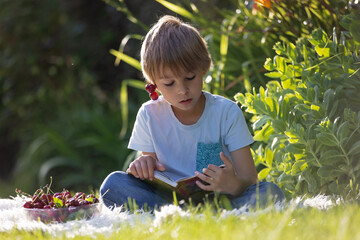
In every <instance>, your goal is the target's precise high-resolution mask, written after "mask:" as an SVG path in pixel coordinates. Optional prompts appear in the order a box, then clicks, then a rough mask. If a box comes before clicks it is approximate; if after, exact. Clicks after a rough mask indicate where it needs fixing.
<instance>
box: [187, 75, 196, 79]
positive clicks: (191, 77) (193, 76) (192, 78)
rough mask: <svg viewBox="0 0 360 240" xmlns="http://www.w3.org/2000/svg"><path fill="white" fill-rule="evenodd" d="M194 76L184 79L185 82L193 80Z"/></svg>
mask: <svg viewBox="0 0 360 240" xmlns="http://www.w3.org/2000/svg"><path fill="white" fill-rule="evenodd" d="M195 76H196V75H194V76H192V77H188V78H186V80H193V79H194V78H195Z"/></svg>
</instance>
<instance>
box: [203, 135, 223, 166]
mask: <svg viewBox="0 0 360 240" xmlns="http://www.w3.org/2000/svg"><path fill="white" fill-rule="evenodd" d="M220 152H222V144H221V142H220V141H219V142H217V143H207V144H205V143H201V142H199V143H198V144H197V153H196V171H199V172H202V170H203V168H207V167H208V166H209V164H214V165H217V166H220V165H222V164H224V162H223V161H222V160H221V158H220Z"/></svg>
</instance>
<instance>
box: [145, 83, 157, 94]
mask: <svg viewBox="0 0 360 240" xmlns="http://www.w3.org/2000/svg"><path fill="white" fill-rule="evenodd" d="M145 89H146V91H147V92H148V93H152V92H154V91H155V89H156V85H154V84H146V86H145Z"/></svg>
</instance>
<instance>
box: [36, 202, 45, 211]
mask: <svg viewBox="0 0 360 240" xmlns="http://www.w3.org/2000/svg"><path fill="white" fill-rule="evenodd" d="M44 206H45V204H44V203H43V202H36V203H34V208H38V209H43V208H44Z"/></svg>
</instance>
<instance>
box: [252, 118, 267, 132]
mask: <svg viewBox="0 0 360 240" xmlns="http://www.w3.org/2000/svg"><path fill="white" fill-rule="evenodd" d="M269 120H271V117H269V116H267V115H264V116H262V117H260V118H259V119H258V120H257V121H256V122H254V123H253V125H252V127H253V129H254V130H257V129H259V128H261V127H262V126H264V125H265V124H266V123H267V122H268V121H269Z"/></svg>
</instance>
